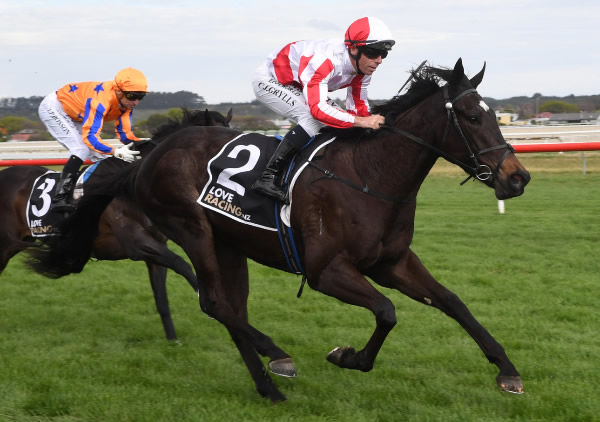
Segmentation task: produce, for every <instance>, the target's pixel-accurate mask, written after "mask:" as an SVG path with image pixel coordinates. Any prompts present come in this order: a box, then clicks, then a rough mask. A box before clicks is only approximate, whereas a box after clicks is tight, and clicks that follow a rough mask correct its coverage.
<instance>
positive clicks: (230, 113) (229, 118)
mask: <svg viewBox="0 0 600 422" xmlns="http://www.w3.org/2000/svg"><path fill="white" fill-rule="evenodd" d="M232 117H233V108H230V109H229V111H228V112H227V120H226V122H227V124H229V122H230V121H231V118H232Z"/></svg>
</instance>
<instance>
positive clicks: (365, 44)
mask: <svg viewBox="0 0 600 422" xmlns="http://www.w3.org/2000/svg"><path fill="white" fill-rule="evenodd" d="M394 43H395V41H394V40H393V39H392V35H391V32H390V30H389V29H388V28H387V26H386V25H385V24H384V23H383V22H382V21H381V20H379V19H377V18H373V17H364V18H361V19H358V20H356V21H354V22H353V23H352V24H351V25H350V26H349V27H348V29H347V30H346V34H345V37H344V40H341V39H332V40H306V41H296V42H292V43H289V44H287V45H286V46H285V47H283V48H282V49H280V50H277V51H274V52H273V53H271V54H270V55H269V57H268V58H267V60H266V61H265V62H264V63H263V64H262V65H261V66H260V67H259V68H258V69H257V72H256V77H255V79H254V81H253V83H252V86H253V88H254V93H255V95H256V98H257V99H258V100H259V101H260V102H262V103H263V104H265V105H266V106H267V107H269V108H270V109H272V110H273V111H275V112H277V113H279V114H281V115H283V116H285V117H286V118H288V119H290V120H291V121H293V122H295V123H297V125H296V127H294V128H293V129H292V130H291V131H290V132H288V134H286V135H285V137H284V139H283V140H282V142H281V143H280V145H279V146H278V147H277V150H276V151H275V153H274V154H273V156H272V157H271V159H270V160H269V163H268V164H267V168H266V169H265V171H264V172H263V174H262V175H261V177H260V178H259V179H258V180H257V181H256V182H255V183H254V185H253V186H252V187H253V189H255V190H257V191H258V192H261V193H263V194H264V195H267V196H270V197H273V198H275V199H277V200H279V201H282V202H285V201H286V194H285V192H283V190H282V189H281V187H280V186H278V179H279V178H280V176H281V173H282V169H283V166H284V165H285V164H286V163H287V162H288V160H289V158H291V156H292V155H293V154H294V153H295V152H296V151H297V150H298V149H300V148H301V147H302V146H303V145H304V144H305V143H306V142H307V141H309V140H310V138H311V137H313V136H314V135H316V134H317V133H318V132H319V130H320V129H321V128H322V127H323V126H332V127H336V128H351V127H363V128H371V129H375V130H377V129H379V127H380V126H381V125H382V124H383V123H384V118H383V116H379V115H371V114H370V112H369V102H368V98H367V87H368V85H369V83H370V82H371V75H372V74H373V72H375V70H376V69H377V67H378V66H379V65H380V64H381V63H382V60H383V59H384V58H385V57H387V54H388V51H389V50H391V48H392V46H393V45H394ZM342 88H346V90H347V94H346V109H345V110H344V109H342V108H341V107H339V106H338V105H336V104H335V103H334V102H333V101H332V100H331V99H329V97H328V95H329V92H331V91H336V90H338V89H342Z"/></svg>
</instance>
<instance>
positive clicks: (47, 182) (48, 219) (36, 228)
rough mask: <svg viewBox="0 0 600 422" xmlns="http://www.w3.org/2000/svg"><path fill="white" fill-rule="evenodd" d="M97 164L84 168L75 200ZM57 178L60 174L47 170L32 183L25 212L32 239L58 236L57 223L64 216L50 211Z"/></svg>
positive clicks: (74, 194)
mask: <svg viewBox="0 0 600 422" xmlns="http://www.w3.org/2000/svg"><path fill="white" fill-rule="evenodd" d="M99 163H100V162H98V163H96V164H94V165H92V166H89V167H87V168H85V169H84V170H83V172H82V173H81V175H80V176H79V178H78V180H77V184H76V186H75V190H74V193H73V197H74V199H75V200H77V199H79V198H80V197H81V195H83V183H84V182H85V181H86V180H87V179H88V177H89V176H90V175H91V174H92V173H93V171H94V170H95V169H96V167H97V166H98V164H99ZM59 178H60V172H58V171H53V170H48V171H47V172H46V173H44V174H42V175H41V176H39V177H38V178H37V179H35V181H34V182H33V186H32V188H31V193H30V194H29V200H28V201H27V208H26V210H25V214H26V218H27V224H28V225H29V230H30V231H31V235H32V236H33V237H47V236H57V235H59V234H60V233H59V231H58V223H60V221H61V220H63V218H64V216H63V214H62V213H56V212H53V211H51V210H50V205H51V203H52V198H53V197H54V193H55V191H56V184H57V182H58V179H59Z"/></svg>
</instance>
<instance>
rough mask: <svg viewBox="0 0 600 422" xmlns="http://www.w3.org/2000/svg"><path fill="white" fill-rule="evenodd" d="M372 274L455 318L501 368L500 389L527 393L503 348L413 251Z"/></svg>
mask: <svg viewBox="0 0 600 422" xmlns="http://www.w3.org/2000/svg"><path fill="white" fill-rule="evenodd" d="M369 275H370V276H371V277H372V278H373V280H375V281H376V282H377V283H379V284H380V285H382V286H385V287H389V288H393V289H397V290H400V291H401V292H402V293H404V294H405V295H407V296H409V297H410V298H412V299H414V300H416V301H418V302H421V303H424V304H427V305H431V306H434V307H436V308H438V309H439V310H441V311H442V312H444V313H445V314H446V315H448V316H450V317H452V318H454V319H455V320H456V321H457V322H458V323H459V324H460V325H461V326H462V327H463V328H464V329H465V330H466V331H467V333H469V335H471V337H472V338H473V340H475V342H476V343H477V345H478V346H479V347H480V348H481V351H482V352H483V354H484V355H485V356H486V358H487V359H488V361H489V362H490V363H493V364H495V365H496V366H497V367H498V368H499V369H500V372H499V374H498V376H497V377H496V381H497V383H498V386H499V387H500V388H501V389H502V390H504V391H508V392H511V393H522V392H523V383H522V381H521V377H520V375H519V372H518V371H517V369H516V368H515V367H514V365H513V364H512V362H511V361H510V359H509V358H508V356H507V355H506V353H505V352H504V349H503V348H502V346H501V345H500V344H499V343H498V342H497V341H496V340H495V339H494V337H492V335H491V334H490V333H489V332H488V331H487V330H486V329H485V328H483V326H482V325H481V324H480V323H479V322H478V321H477V320H476V319H475V317H473V315H472V314H471V312H470V311H469V309H468V308H467V306H466V305H465V304H464V303H463V302H462V301H461V300H460V299H459V298H458V296H456V295H455V294H454V293H452V292H451V291H450V290H448V289H447V288H445V287H444V286H442V285H441V284H440V283H439V282H437V281H436V280H435V279H434V278H433V276H431V274H430V273H429V271H427V269H426V268H425V266H424V265H423V264H422V263H421V261H420V260H419V258H418V257H417V256H416V255H415V254H414V253H413V252H412V251H409V252H408V254H407V255H406V257H405V259H403V260H401V261H399V262H397V263H396V264H395V265H387V266H381V267H379V268H377V269H376V270H375V271H373V272H372V273H370V274H369Z"/></svg>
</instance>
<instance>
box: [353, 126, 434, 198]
mask: <svg viewBox="0 0 600 422" xmlns="http://www.w3.org/2000/svg"><path fill="white" fill-rule="evenodd" d="M402 126H403V127H402V128H401V129H402V130H405V131H407V132H409V133H411V134H412V135H415V136H417V137H420V138H422V137H427V136H432V135H431V134H427V133H425V129H423V130H420V131H419V130H418V128H416V127H415V126H413V125H406V124H403V125H402ZM383 130H385V129H382V131H383ZM425 139H427V138H425ZM358 156H359V157H361V156H362V157H364V158H363V159H364V162H365V166H364V170H363V171H365V172H367V173H368V176H367V178H368V180H369V179H370V180H375V181H377V185H379V189H381V190H383V191H384V192H389V195H390V196H394V197H405V198H409V197H414V196H416V194H417V192H418V190H419V188H420V187H421V184H422V183H423V181H424V180H425V177H427V174H429V171H430V170H431V168H432V167H433V165H434V163H435V161H436V158H435V157H434V156H432V154H431V152H430V151H429V150H428V149H427V148H426V147H423V146H421V145H419V144H417V143H416V142H414V141H412V140H410V139H408V138H407V137H404V136H401V135H399V134H398V133H396V132H393V131H386V132H382V133H381V134H380V135H379V136H378V137H376V138H375V139H373V140H372V141H371V142H368V143H365V144H364V145H363V147H362V148H360V149H359V151H358Z"/></svg>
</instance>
